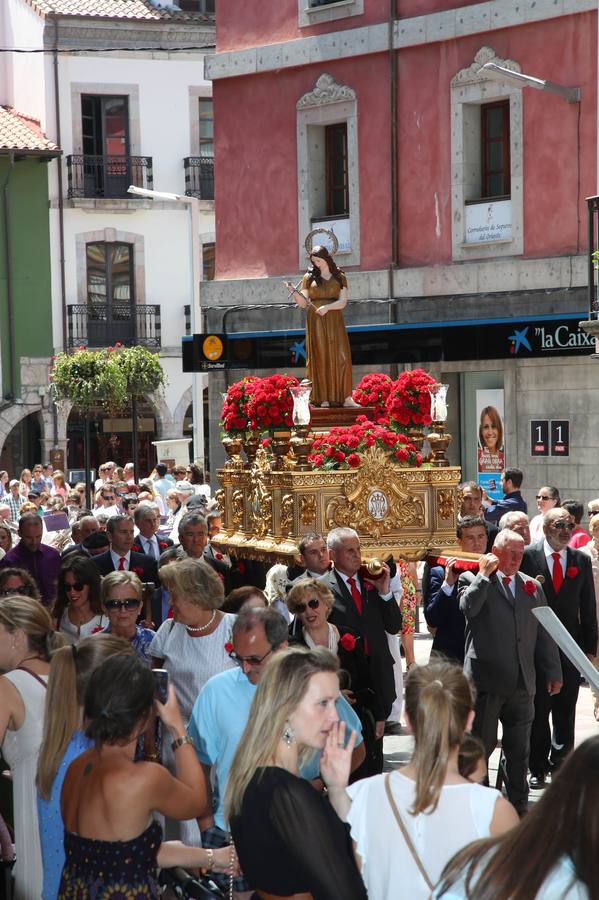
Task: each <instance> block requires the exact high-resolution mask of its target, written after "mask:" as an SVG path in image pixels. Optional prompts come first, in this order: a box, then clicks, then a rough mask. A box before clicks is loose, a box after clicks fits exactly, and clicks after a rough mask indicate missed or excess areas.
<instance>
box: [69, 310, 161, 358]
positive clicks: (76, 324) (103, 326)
mask: <svg viewBox="0 0 599 900" xmlns="http://www.w3.org/2000/svg"><path fill="white" fill-rule="evenodd" d="M67 322H68V332H69V347H80V346H84V347H109V346H111V345H114V344H116V343H117V341H119V342H120V343H121V344H125V346H132V345H133V344H134V343H136V344H140V345H141V346H142V347H160V337H161V331H160V306H159V305H158V304H149V305H146V306H138V305H136V306H131V305H130V304H129V303H113V304H112V305H111V306H108V305H106V304H105V303H90V304H87V303H76V304H71V305H69V306H67Z"/></svg>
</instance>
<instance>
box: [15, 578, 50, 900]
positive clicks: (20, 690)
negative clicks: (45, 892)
mask: <svg viewBox="0 0 599 900" xmlns="http://www.w3.org/2000/svg"><path fill="white" fill-rule="evenodd" d="M63 643H64V641H63V638H62V637H60V636H59V635H57V634H56V632H55V631H54V627H53V623H52V618H51V616H50V613H49V612H48V610H47V609H46V608H45V607H44V606H42V604H41V603H40V602H39V601H38V600H34V599H32V598H31V597H24V596H20V595H11V596H8V597H3V598H2V599H0V670H2V671H3V672H4V674H3V675H1V676H0V746H1V747H2V754H3V756H4V758H5V759H6V762H7V763H8V765H9V766H10V768H11V771H12V782H13V805H14V817H15V845H16V853H17V862H16V865H15V868H14V870H13V876H14V880H15V887H14V898H15V900H39V898H40V896H41V888H42V857H41V850H40V841H39V833H38V821H37V806H36V798H35V772H36V769H37V759H38V753H39V748H40V743H41V740H42V728H43V724H44V706H45V702H46V685H47V680H48V672H49V670H50V656H51V654H52V652H53V651H54V650H55V649H56V648H57V647H60V646H62V644H63Z"/></svg>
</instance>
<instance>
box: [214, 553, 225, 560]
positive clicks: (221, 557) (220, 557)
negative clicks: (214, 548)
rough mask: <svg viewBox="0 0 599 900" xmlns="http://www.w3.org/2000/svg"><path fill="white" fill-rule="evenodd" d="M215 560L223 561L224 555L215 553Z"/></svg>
mask: <svg viewBox="0 0 599 900" xmlns="http://www.w3.org/2000/svg"><path fill="white" fill-rule="evenodd" d="M214 558H215V559H223V555H222V553H215V554H214Z"/></svg>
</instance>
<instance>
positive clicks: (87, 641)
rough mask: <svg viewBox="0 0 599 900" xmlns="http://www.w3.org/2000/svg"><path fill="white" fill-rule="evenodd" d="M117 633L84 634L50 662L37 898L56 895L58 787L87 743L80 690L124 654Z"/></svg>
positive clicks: (52, 899) (60, 831)
mask: <svg viewBox="0 0 599 900" xmlns="http://www.w3.org/2000/svg"><path fill="white" fill-rule="evenodd" d="M131 652H132V651H131V646H130V644H128V643H127V642H126V641H125V640H123V638H119V637H115V636H113V635H108V634H97V635H93V636H92V635H90V636H88V637H85V638H82V640H81V641H79V644H77V645H76V646H75V645H73V646H72V647H63V648H62V649H61V650H57V651H56V653H54V655H53V657H52V662H51V664H50V675H49V678H48V693H47V700H46V709H47V710H48V711H49V713H48V715H47V716H46V717H45V720H44V733H43V738H42V746H41V750H40V756H39V764H38V772H37V787H38V798H37V807H38V818H39V829H40V841H41V846H42V864H43V868H44V882H43V892H42V897H43V900H56V898H57V896H58V885H59V884H60V875H61V872H62V867H63V865H64V847H63V840H64V825H63V821H62V815H61V812H60V792H61V790H62V783H63V781H64V777H65V775H66V772H67V769H68V767H69V766H70V764H71V763H72V762H73V760H74V759H76V758H77V757H78V756H79V755H80V754H81V753H83V752H84V751H85V750H88V749H89V747H91V745H92V742H91V741H90V739H89V738H87V737H86V736H85V734H84V733H83V731H82V709H83V698H84V696H85V689H86V687H87V683H88V681H89V677H90V675H91V673H92V672H93V671H94V669H96V668H97V667H98V666H99V665H101V663H103V662H104V660H106V659H108V658H109V657H111V656H114V655H115V654H117V653H128V654H130V653H131Z"/></svg>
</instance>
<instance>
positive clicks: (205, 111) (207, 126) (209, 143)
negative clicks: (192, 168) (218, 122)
mask: <svg viewBox="0 0 599 900" xmlns="http://www.w3.org/2000/svg"><path fill="white" fill-rule="evenodd" d="M199 121H200V156H209V157H211V158H212V157H213V156H214V112H213V106H212V97H200V98H199Z"/></svg>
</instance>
